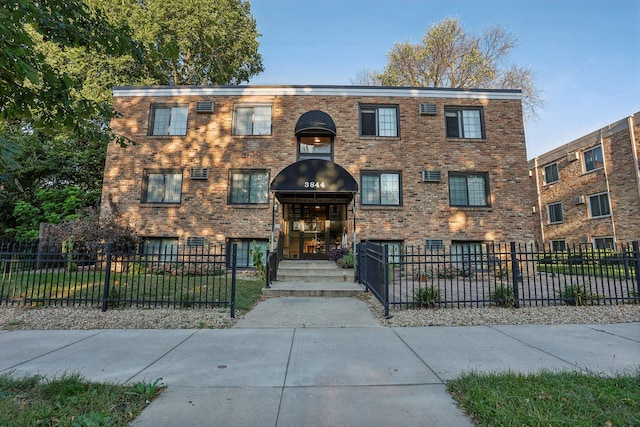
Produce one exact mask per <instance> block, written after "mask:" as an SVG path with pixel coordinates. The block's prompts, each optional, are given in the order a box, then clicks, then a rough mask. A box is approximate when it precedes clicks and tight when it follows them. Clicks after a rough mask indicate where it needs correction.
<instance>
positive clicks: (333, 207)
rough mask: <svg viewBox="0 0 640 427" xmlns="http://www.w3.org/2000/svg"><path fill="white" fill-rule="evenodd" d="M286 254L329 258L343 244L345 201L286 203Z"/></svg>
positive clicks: (295, 257)
mask: <svg viewBox="0 0 640 427" xmlns="http://www.w3.org/2000/svg"><path fill="white" fill-rule="evenodd" d="M283 209H284V212H283V213H284V245H283V249H284V257H285V258H288V259H328V258H329V256H330V255H331V252H332V251H333V250H334V249H336V248H339V247H340V246H341V245H342V238H343V234H344V230H345V227H346V205H345V204H293V203H291V204H284V207H283Z"/></svg>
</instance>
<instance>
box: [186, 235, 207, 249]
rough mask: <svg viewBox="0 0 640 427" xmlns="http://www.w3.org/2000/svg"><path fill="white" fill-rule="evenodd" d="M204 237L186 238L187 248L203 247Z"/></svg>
mask: <svg viewBox="0 0 640 427" xmlns="http://www.w3.org/2000/svg"><path fill="white" fill-rule="evenodd" d="M204 243H205V241H204V237H200V236H192V237H187V246H200V247H202V246H204Z"/></svg>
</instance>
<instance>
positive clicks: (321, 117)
mask: <svg viewBox="0 0 640 427" xmlns="http://www.w3.org/2000/svg"><path fill="white" fill-rule="evenodd" d="M309 133H313V134H314V135H315V134H325V133H329V134H331V135H335V134H336V124H335V123H334V122H333V119H332V118H331V116H330V115H328V114H327V113H325V112H324V111H320V110H311V111H307V112H306V113H304V114H303V115H301V116H300V118H299V119H298V123H296V129H295V134H296V135H303V134H309Z"/></svg>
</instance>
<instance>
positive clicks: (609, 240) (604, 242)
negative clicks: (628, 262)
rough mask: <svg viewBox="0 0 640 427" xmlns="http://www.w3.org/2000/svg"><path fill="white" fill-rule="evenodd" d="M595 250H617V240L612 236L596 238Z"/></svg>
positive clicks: (594, 241) (594, 242)
mask: <svg viewBox="0 0 640 427" xmlns="http://www.w3.org/2000/svg"><path fill="white" fill-rule="evenodd" d="M593 248H594V249H615V248H616V242H615V239H614V238H613V237H611V236H606V237H594V238H593Z"/></svg>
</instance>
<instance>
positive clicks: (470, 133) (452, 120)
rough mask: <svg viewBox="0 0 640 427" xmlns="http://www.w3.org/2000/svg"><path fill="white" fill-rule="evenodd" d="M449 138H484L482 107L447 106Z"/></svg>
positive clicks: (446, 120) (446, 116)
mask: <svg viewBox="0 0 640 427" xmlns="http://www.w3.org/2000/svg"><path fill="white" fill-rule="evenodd" d="M444 117H445V125H446V130H447V138H468V139H482V138H484V117H483V114H482V108H468V107H445V109H444Z"/></svg>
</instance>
